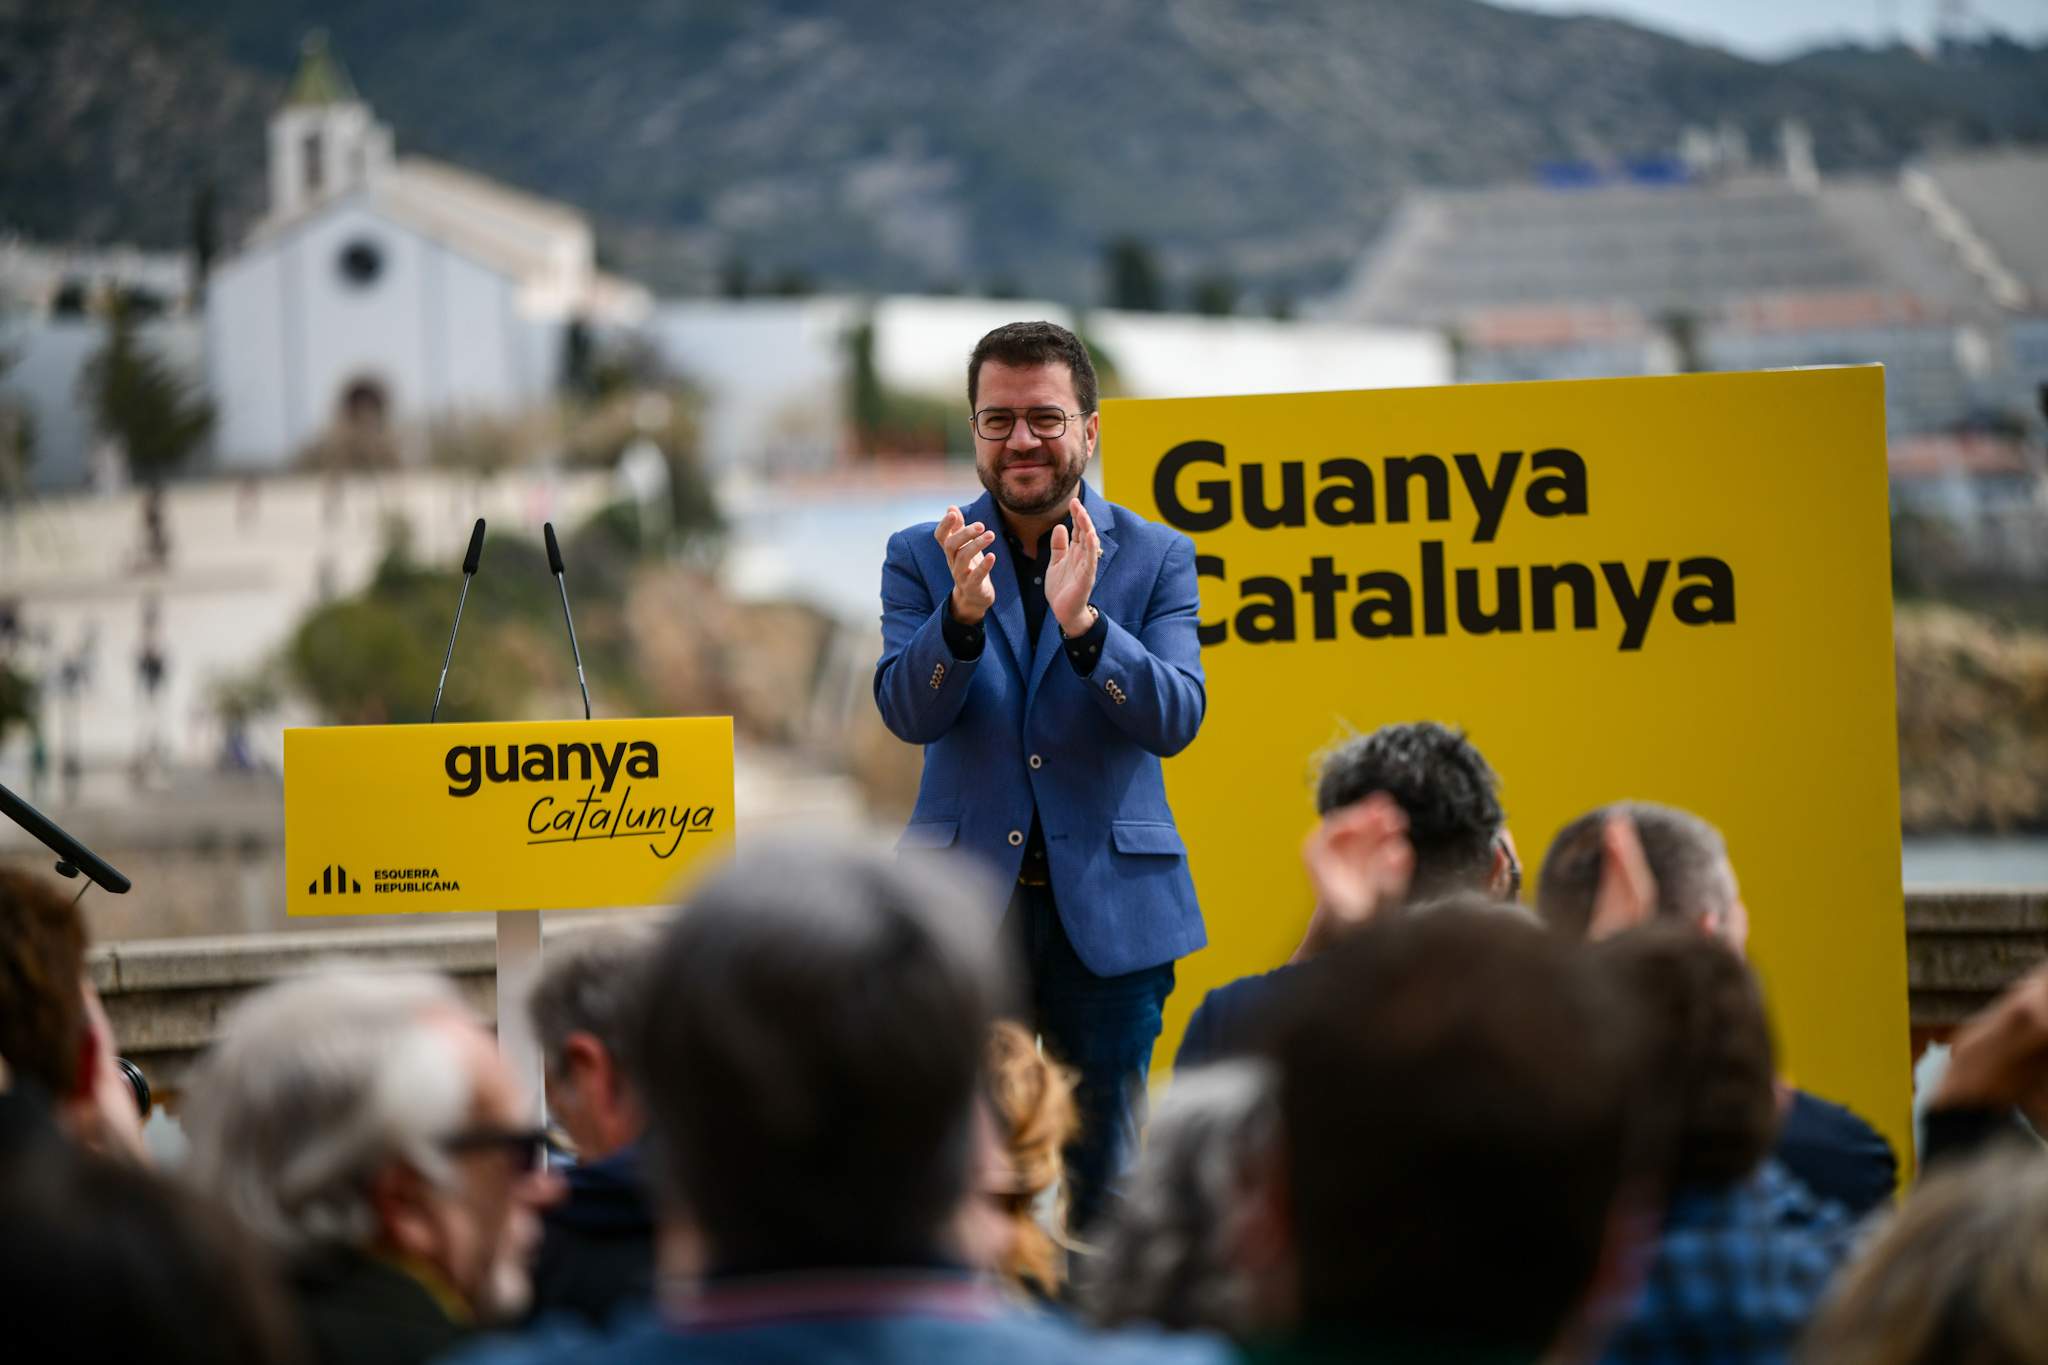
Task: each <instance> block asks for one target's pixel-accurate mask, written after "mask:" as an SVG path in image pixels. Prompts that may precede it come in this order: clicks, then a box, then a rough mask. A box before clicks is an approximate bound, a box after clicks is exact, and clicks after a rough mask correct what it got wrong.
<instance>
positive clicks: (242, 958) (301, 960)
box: [91, 889, 2048, 1098]
mask: <svg viewBox="0 0 2048 1365" xmlns="http://www.w3.org/2000/svg"><path fill="white" fill-rule="evenodd" d="M615 918H616V916H610V915H606V916H558V917H555V918H554V919H553V920H552V921H551V922H549V923H548V925H547V936H548V938H549V939H550V940H554V939H557V938H559V937H560V936H562V935H564V934H574V933H575V932H577V930H579V929H581V928H585V927H588V926H591V925H593V924H595V923H599V922H603V921H604V920H609V919H615ZM328 959H346V960H349V961H353V962H357V963H362V964H365V965H368V966H372V967H376V966H384V967H398V966H412V967H424V968H428V969H430V970H433V971H438V972H444V973H446V974H447V975H449V976H451V977H453V978H454V980H455V981H456V983H457V985H458V986H459V987H460V988H461V990H462V992H463V994H464V995H465V996H466V997H467V998H468V999H469V1001H470V1002H471V1003H472V1004H473V1005H474V1006H475V1007H476V1008H477V1009H478V1010H479V1011H480V1012H481V1013H483V1015H484V1016H485V1017H486V1018H489V1017H491V1016H492V1014H493V1013H494V1011H495V1008H496V1000H497V979H496V964H497V955H496V949H495V946H494V940H493V930H492V923H491V921H490V919H489V918H488V917H485V916H480V917H478V918H477V919H475V920H468V919H458V920H436V921H433V922H431V923H428V924H424V925H419V926H412V925H407V926H403V927H400V928H376V929H367V930H355V931H348V930H340V931H319V932H302V933H291V934H246V935H235V936H231V937H222V938H177V939H148V940H134V941H130V942H124V943H108V944H105V945H102V946H101V947H98V948H95V949H94V950H93V953H92V963H91V969H92V977H93V982H94V984H95V985H97V986H98V987H99V990H100V994H101V996H102V997H104V998H105V1000H106V1004H107V1014H108V1016H109V1018H110V1019H111V1020H112V1021H113V1025H114V1032H115V1036H116V1037H118V1038H119V1040H120V1043H121V1048H122V1051H123V1052H124V1053H125V1054H126V1055H127V1056H129V1057H130V1058H132V1059H134V1060H135V1061H136V1062H137V1063H138V1064H140V1065H141V1067H142V1068H143V1070H144V1071H145V1072H146V1073H147V1074H148V1076H149V1078H150V1083H151V1084H152V1086H154V1087H155V1088H156V1090H157V1091H158V1092H159V1093H160V1094H162V1095H164V1096H166V1097H167V1098H174V1097H175V1096H176V1094H177V1092H178V1090H179V1088H180V1087H181V1086H182V1084H183V1082H184V1078H185V1074H186V1072H187V1071H188V1069H189V1068H190V1066H191V1064H192V1061H193V1060H194V1059H195V1058H196V1057H197V1056H198V1054H199V1052H200V1051H201V1049H203V1048H204V1047H205V1046H206V1045H207V1044H208V1043H209V1042H211V1041H212V1040H213V1037H214V1033H215V1031H216V1030H217V1029H218V1027H219V1024H220V1020H221V1018H222V1017H223V1016H224V1015H225V1014H226V1013H227V1012H228V1010H229V1009H230V1008H231V1007H232V1006H233V1005H234V1003H235V1002H236V1001H237V1000H239V999H240V998H241V997H242V996H243V995H244V994H246V993H248V992H249V991H251V990H254V989H256V988H257V987H259V986H262V985H264V984H266V983H268V982H271V981H275V980H277V979H278V978H279V977H283V976H289V975H291V974H292V973H293V972H297V971H303V970H305V969H306V968H307V967H308V966H310V965H312V964H313V963H316V962H319V961H322V960H328ZM2044 961H2048V889H2043V890H2032V891H1955V890H1943V891H1908V892H1907V893H1906V976H1907V983H1908V990H1909V992H1910V1001H1911V1011H1912V1026H1913V1051H1914V1052H1915V1053H1916V1054H1917V1053H1918V1051H1919V1049H1920V1046H1921V1045H1922V1044H1923V1043H1925V1042H1927V1041H1928V1040H1930V1039H1939V1038H1942V1037H1945V1036H1946V1035H1947V1034H1948V1032H1949V1030H1951V1029H1952V1028H1954V1026H1955V1025H1956V1024H1957V1023H1959V1022H1961V1021H1962V1020H1963V1019H1965V1018H1967V1017H1968V1016H1969V1015H1970V1013H1971V1012H1972V1011H1974V1010H1976V1009H1978V1008H1979V1007H1981V1006H1982V1005H1983V1004H1984V1003H1985V1002H1987V1001H1989V1000H1990V999H1991V998H1992V997H1993V996H1994V995H1996V994H1997V993H1998V992H1999V991H2000V990H2001V989H2003V988H2004V987H2005V985H2006V984H2007V983H2008V982H2010V981H2012V980H2013V979H2014V978H2016V977H2018V976H2020V975H2021V974H2023V973H2025V972H2026V971H2028V970H2029V969H2030V968H2032V967H2035V966H2037V965H2039V964H2040V963H2042V962H2044Z"/></svg>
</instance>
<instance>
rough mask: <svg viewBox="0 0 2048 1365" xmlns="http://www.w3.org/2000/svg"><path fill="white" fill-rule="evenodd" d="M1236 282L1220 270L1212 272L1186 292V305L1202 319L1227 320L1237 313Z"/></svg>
mask: <svg viewBox="0 0 2048 1365" xmlns="http://www.w3.org/2000/svg"><path fill="white" fill-rule="evenodd" d="M1237 295H1238V286H1237V281H1236V280H1235V279H1233V278H1231V276H1230V275H1229V274H1228V273H1227V272H1225V271H1221V270H1212V271H1210V272H1209V273H1208V274H1206V275H1204V276H1202V277H1201V278H1200V279H1198V280H1196V281H1195V282H1194V285H1193V286H1192V287H1191V288H1190V289H1189V290H1188V303H1189V305H1190V306H1191V307H1192V308H1193V309H1194V310H1195V311H1196V312H1197V313H1200V314H1201V315H1202V316H1203V317H1206V318H1227V317H1229V316H1230V315H1231V314H1232V313H1235V312H1236V311H1237Z"/></svg>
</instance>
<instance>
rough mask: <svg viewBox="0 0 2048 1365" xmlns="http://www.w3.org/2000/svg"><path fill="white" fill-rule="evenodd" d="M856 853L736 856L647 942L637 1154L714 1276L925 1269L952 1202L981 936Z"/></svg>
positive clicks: (984, 948)
mask: <svg viewBox="0 0 2048 1365" xmlns="http://www.w3.org/2000/svg"><path fill="white" fill-rule="evenodd" d="M962 875H965V874H964V870H963V869H959V868H954V869H950V870H949V871H948V872H947V873H944V874H942V873H940V872H938V871H936V870H934V869H931V868H926V867H917V866H907V865H903V864H899V863H897V862H895V861H893V860H889V859H884V858H882V857H879V856H875V855H869V854H856V853H850V852H820V851H816V850H808V849H796V848H785V849H780V850H776V851H774V852H761V853H754V854H748V855H743V856H742V857H741V858H740V859H739V860H738V861H737V862H735V863H734V864H733V865H732V866H730V867H729V868H727V869H726V870H725V871H723V872H722V873H720V874H718V875H716V876H714V877H713V878H711V879H710V880H708V881H706V882H705V883H704V884H703V885H702V886H701V887H700V888H699V889H698V890H696V891H695V892H694V893H693V894H692V895H691V896H690V898H689V900H688V902H687V903H686V904H685V905H684V907H683V909H682V911H681V912H680V913H679V914H678V915H677V917H676V919H675V921H674V923H673V924H671V925H670V926H669V927H668V929H667V930H666V931H665V932H664V933H663V935H662V938H661V941H660V944H659V946H658V947H657V948H656V950H655V956H654V962H653V964H652V965H653V969H654V979H655V980H657V981H658V982H659V983H660V986H659V989H657V990H655V991H652V992H651V993H650V995H649V998H648V1002H647V1007H646V1014H645V1017H644V1019H643V1021H642V1025H641V1027H640V1029H639V1030H638V1033H639V1046H638V1048H637V1049H636V1050H635V1052H634V1054H633V1055H634V1056H635V1057H636V1058H637V1059H638V1060H639V1070H640V1075H639V1085H640V1093H641V1094H642V1095H643V1096H644V1098H645V1100H646V1102H647V1106H648V1117H649V1128H650V1134H649V1140H648V1150H649V1155H650V1156H651V1158H652V1159H653V1161H654V1164H655V1167H656V1171H657V1176H658V1178H659V1179H661V1181H662V1182H663V1189H664V1192H665V1194H666V1195H667V1196H668V1197H669V1198H670V1199H671V1200H672V1201H673V1202H674V1203H675V1204H676V1205H678V1206H679V1207H681V1208H682V1209H684V1210H687V1212H688V1214H689V1216H690V1217H691V1218H692V1219H693V1220H694V1221H695V1223H696V1224H697V1225H698V1226H699V1227H701V1228H702V1229H703V1231H704V1234H705V1236H706V1238H707V1240H708V1241H709V1243H710V1247H711V1256H712V1260H713V1263H714V1264H715V1265H718V1266H726V1267H737V1266H747V1267H750V1268H771V1267H774V1268H802V1267H824V1266H846V1265H874V1264H887V1263H895V1264H902V1263H904V1262H905V1261H906V1260H907V1261H910V1262H913V1263H919V1264H921V1263H923V1262H924V1261H926V1260H928V1259H929V1258H930V1257H931V1256H932V1255H933V1254H934V1253H935V1250H936V1249H937V1248H938V1246H939V1245H940V1239H941V1237H942V1235H943V1229H944V1227H945V1225H946V1224H947V1222H948V1220H949V1219H950V1218H951V1217H952V1215H953V1213H954V1211H955V1209H956V1207H957V1206H958V1203H959V1201H960V1199H961V1198H962V1197H963V1195H964V1194H965V1192H966V1190H967V1188H968V1184H969V1174H970V1162H971V1149H972V1132H973V1113H974V1105H975V1103H976V1100H977V1097H978V1095H979V1093H980V1092H979V1077H980V1073H981V1067H982V1059H983V1054H984V1049H985V1047H986V1045H987V1037H988V1029H989V1026H990V1024H991V1022H992V1020H993V1018H994V1005H995V997H996V993H997V991H998V980H997V977H998V973H997V971H996V967H995V962H996V959H995V943H994V934H993V930H992V925H993V917H992V916H991V915H990V914H989V911H988V907H985V906H984V905H982V904H980V903H979V902H978V901H977V899H976V897H975V896H974V895H973V894H970V892H971V888H972V887H973V884H974V879H973V878H972V877H971V876H968V878H967V883H968V887H969V888H970V890H969V891H963V888H962V884H961V880H960V878H961V876H962Z"/></svg>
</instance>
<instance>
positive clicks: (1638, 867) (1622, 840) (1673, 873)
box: [1536, 801, 1898, 1217]
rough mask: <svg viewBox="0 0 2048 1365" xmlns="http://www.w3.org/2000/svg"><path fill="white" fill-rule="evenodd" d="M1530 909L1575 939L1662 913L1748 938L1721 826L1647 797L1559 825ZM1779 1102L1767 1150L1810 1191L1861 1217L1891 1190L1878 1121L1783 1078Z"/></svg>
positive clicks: (1892, 1176)
mask: <svg viewBox="0 0 2048 1365" xmlns="http://www.w3.org/2000/svg"><path fill="white" fill-rule="evenodd" d="M1631 836H1632V837H1631ZM1603 898H1604V900H1603ZM1596 902H1601V903H1600V904H1598V905H1596ZM1536 910H1537V913H1538V914H1539V915H1540V916H1541V917H1542V918H1543V920H1544V922H1545V923H1547V924H1549V925H1550V926H1551V927H1552V928H1553V929H1556V930H1558V931H1559V932H1561V933H1564V934H1566V935H1568V936H1570V937H1572V938H1575V939H1584V938H1588V937H1596V938H1597V937H1602V936H1604V935H1606V934H1609V933H1613V932H1618V931H1619V930H1621V929H1623V928H1626V927H1628V926H1630V925H1634V924H1639V923H1642V922H1644V921H1646V920H1649V919H1653V918H1668V919H1673V920H1677V921H1680V922H1682V923H1686V924H1691V925H1694V926H1696V927H1697V928H1698V929H1699V930H1700V931H1701V932H1703V933H1708V934H1712V935H1714V936H1715V937H1717V938H1719V939H1720V940H1721V941H1722V942H1724V943H1726V944H1727V945H1728V946H1729V947H1730V948H1732V949H1734V951H1735V952H1737V953H1741V952H1743V951H1745V949H1746V947H1747V945H1748V942H1749V911H1748V909H1747V908H1746V907H1745V906H1744V905H1743V903H1742V893H1741V888H1740V886H1739V884H1738V883H1737V881H1736V878H1735V867H1734V864H1733V863H1732V862H1730V860H1729V857H1728V846H1727V844H1726V842H1725V841H1724V840H1723V839H1722V837H1721V832H1720V831H1719V830H1717V829H1715V828H1714V827H1713V826H1712V825H1710V824H1708V823H1707V822H1706V821H1705V820H1702V819H1700V818H1699V817H1698V816H1696V815H1693V814H1692V813H1690V812H1688V811H1683V810H1678V809H1675V808H1674V807H1671V806H1660V805H1656V804H1654V803H1651V802H1647V801H1627V802H1620V803H1617V804H1615V805H1611V806H1602V807H1600V808H1598V809H1596V810H1592V811H1588V812H1587V813H1586V814H1584V815H1582V816H1580V817H1579V818H1578V819H1576V820H1574V821H1572V822H1571V823H1570V824H1568V825H1566V826H1565V827H1564V828H1563V829H1562V830H1560V831H1559V832H1558V835H1557V837H1556V838H1555V839H1553V840H1551V844H1550V851H1549V852H1548V853H1546V854H1545V855H1544V858H1543V871H1542V873H1541V875H1540V876H1539V877H1538V878H1537V882H1536ZM1780 1109H1781V1112H1780V1116H1779V1125H1778V1136H1777V1139H1776V1145H1775V1148H1774V1152H1775V1155H1776V1156H1777V1158H1778V1160H1779V1161H1780V1162H1782V1163H1783V1164H1784V1165H1785V1167H1786V1169H1788V1170H1790V1171H1791V1172H1792V1174H1793V1175H1795V1176H1797V1177H1798V1178H1799V1179H1800V1180H1801V1181H1803V1182H1805V1184H1806V1185H1807V1186H1808V1187H1809V1188H1810V1189H1812V1190H1813V1192H1814V1193H1815V1194H1818V1195H1820V1196H1821V1197H1822V1198H1824V1199H1832V1200H1834V1201H1835V1202H1836V1203H1838V1204H1841V1205H1842V1206H1843V1207H1844V1208H1846V1209H1848V1210H1849V1211H1850V1212H1851V1213H1853V1214H1856V1215H1857V1216H1859V1217H1860V1216H1862V1215H1864V1214H1866V1213H1869V1212H1870V1211H1871V1210H1872V1209H1875V1208H1878V1207H1880V1206H1882V1205H1883V1204H1885V1203H1887V1202H1888V1201H1889V1200H1890V1199H1891V1197H1892V1191H1893V1188H1894V1186H1896V1184H1897V1183H1898V1160H1897V1158H1896V1157H1895V1156H1894V1155H1893V1153H1892V1148H1891V1144H1890V1143H1889V1142H1887V1141H1885V1139H1884V1136H1883V1135H1882V1134H1881V1133H1879V1132H1878V1131H1877V1129H1875V1128H1873V1127H1872V1126H1871V1125H1870V1124H1869V1123H1868V1122H1866V1121H1865V1120H1864V1119H1862V1118H1860V1117H1859V1116H1857V1115H1856V1114H1855V1113H1854V1112H1852V1111H1851V1110H1849V1109H1847V1108H1845V1107H1844V1106H1842V1105H1839V1104H1834V1103H1831V1102H1830V1101H1827V1100H1824V1099H1821V1098H1820V1097H1819V1096H1817V1095H1812V1094H1809V1093H1808V1092H1806V1091H1804V1090H1800V1089H1796V1088H1794V1087H1791V1086H1785V1087H1783V1088H1782V1090H1781V1091H1780Z"/></svg>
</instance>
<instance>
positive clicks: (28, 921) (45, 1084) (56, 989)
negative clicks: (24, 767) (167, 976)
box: [0, 868, 144, 1160]
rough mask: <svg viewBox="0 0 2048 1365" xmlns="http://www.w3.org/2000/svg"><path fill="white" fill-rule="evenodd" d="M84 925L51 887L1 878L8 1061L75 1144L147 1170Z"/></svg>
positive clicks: (0, 946)
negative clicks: (89, 962)
mask: <svg viewBox="0 0 2048 1365" xmlns="http://www.w3.org/2000/svg"><path fill="white" fill-rule="evenodd" d="M85 947H86V932H85V920H84V917H83V916H81V915H80V914H79V913H78V907H77V906H76V905H75V904H74V903H73V897H71V896H68V895H66V894H64V893H63V892H62V891H60V890H59V889H58V888H57V887H56V886H55V885H54V884H52V883H51V882H50V881H49V880H48V879H47V878H42V877H36V876H31V875H29V874H28V873H26V872H21V871H17V870H14V869H10V868H0V1057H5V1058H6V1059H7V1061H8V1064H9V1067H10V1069H11V1071H12V1072H13V1075H14V1084H16V1085H17V1086H22V1085H26V1086H34V1087H35V1088H36V1089H37V1090H39V1091H40V1092H41V1094H42V1097H43V1099H44V1100H45V1101H46V1102H47V1103H48V1104H49V1106H50V1110H51V1112H52V1113H53V1115H54V1116H55V1117H56V1119H57V1121H58V1123H59V1124H60V1125H61V1126H62V1127H63V1129H64V1130H65V1132H67V1133H68V1134H69V1135H70V1136H71V1137H72V1138H73V1139H74V1140H76V1141H79V1142H82V1143H84V1144H85V1145H87V1146H89V1147H91V1148H93V1149H95V1150H97V1151H101V1152H105V1153H108V1154H110V1155H119V1156H122V1157H125V1158H130V1159H135V1160H141V1159H143V1156H144V1148H143V1143H142V1119H141V1115H140V1114H138V1113H137V1112H136V1107H135V1092H134V1091H133V1090H132V1089H131V1088H130V1087H129V1085H128V1081H127V1079H126V1078H125V1077H124V1076H123V1075H122V1074H121V1070H120V1062H119V1051H118V1049H117V1048H116V1047H115V1045H114V1031H113V1027H112V1026H111V1025H110V1024H109V1023H108V1022H107V1014H106V1010H105V1009H104V1008H102V1006H101V1004H100V996H99V991H98V990H97V989H96V988H95V987H94V986H93V984H92V978H91V977H90V976H88V975H87V974H86V967H85Z"/></svg>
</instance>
